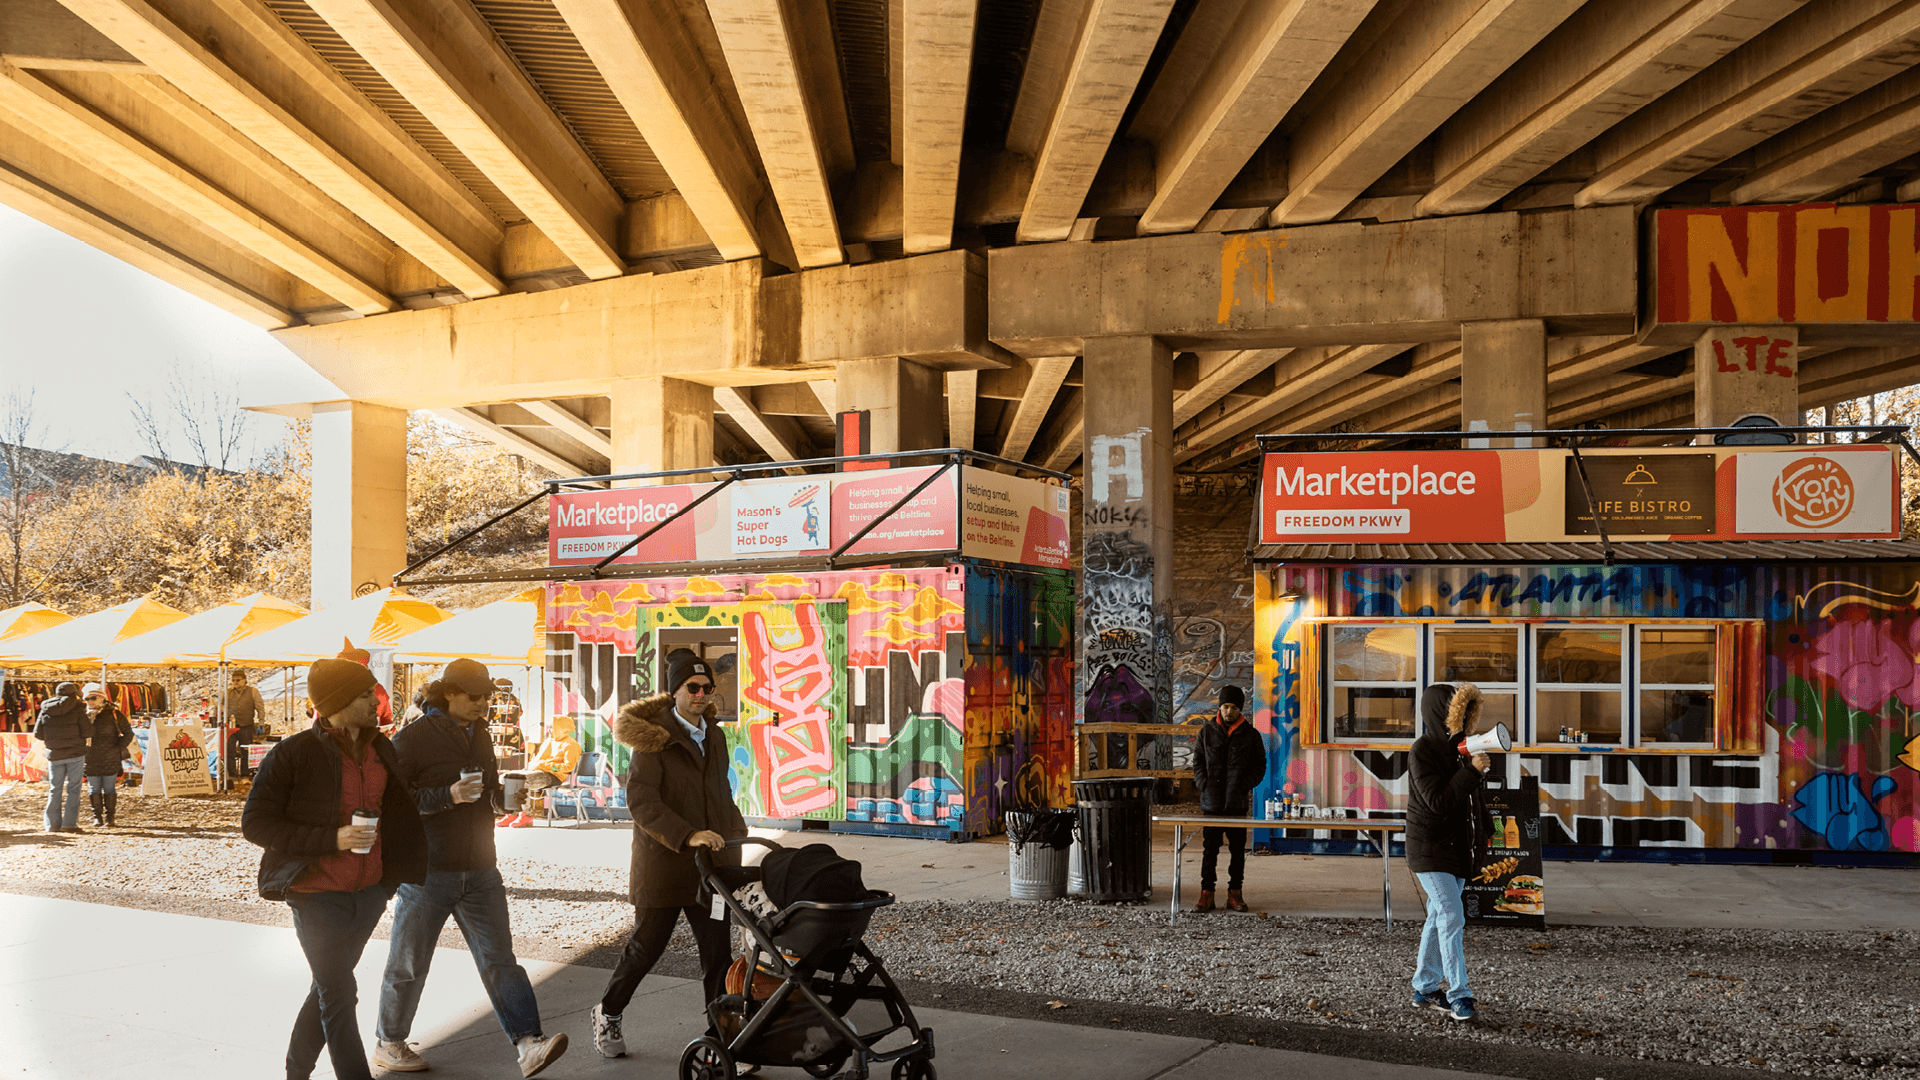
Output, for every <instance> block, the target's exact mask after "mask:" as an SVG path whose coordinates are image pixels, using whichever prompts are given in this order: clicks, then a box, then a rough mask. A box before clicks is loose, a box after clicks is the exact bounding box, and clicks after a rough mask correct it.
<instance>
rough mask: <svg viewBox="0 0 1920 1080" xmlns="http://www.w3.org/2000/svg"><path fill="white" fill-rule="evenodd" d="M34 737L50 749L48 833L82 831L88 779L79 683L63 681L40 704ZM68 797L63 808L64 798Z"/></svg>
mask: <svg viewBox="0 0 1920 1080" xmlns="http://www.w3.org/2000/svg"><path fill="white" fill-rule="evenodd" d="M33 737H34V738H36V739H39V740H40V741H41V742H42V743H43V744H45V745H46V748H47V810H46V823H47V831H48V832H79V831H80V787H81V785H82V783H83V782H84V780H85V777H86V764H87V707H86V706H85V705H82V704H80V687H79V685H78V684H77V683H70V682H63V683H61V684H60V685H59V686H56V687H54V688H53V696H52V697H50V698H48V699H47V700H45V701H43V702H41V703H40V719H39V720H37V721H36V722H35V723H34V725H33ZM62 794H64V795H65V796H66V800H65V803H64V805H63V804H62V801H61V795H62Z"/></svg>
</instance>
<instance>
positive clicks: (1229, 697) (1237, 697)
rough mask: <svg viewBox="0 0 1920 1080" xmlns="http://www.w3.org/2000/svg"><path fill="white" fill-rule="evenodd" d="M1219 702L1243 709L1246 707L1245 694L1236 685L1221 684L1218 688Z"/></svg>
mask: <svg viewBox="0 0 1920 1080" xmlns="http://www.w3.org/2000/svg"><path fill="white" fill-rule="evenodd" d="M1220 704H1222V705H1234V706H1238V707H1239V708H1242V709H1244V708H1246V707H1247V695H1246V694H1245V692H1243V691H1242V690H1241V689H1240V688H1239V687H1237V686H1223V687H1221V688H1220Z"/></svg>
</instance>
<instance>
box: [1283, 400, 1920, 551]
mask: <svg viewBox="0 0 1920 1080" xmlns="http://www.w3.org/2000/svg"><path fill="white" fill-rule="evenodd" d="M1762 432H1774V433H1777V434H1781V435H1801V434H1807V435H1820V434H1843V433H1850V434H1854V435H1859V434H1863V433H1864V434H1866V435H1867V436H1868V437H1867V438H1866V439H1865V440H1863V441H1864V442H1867V443H1877V444H1887V443H1893V444H1898V445H1899V446H1900V448H1901V449H1903V450H1905V451H1906V452H1907V456H1908V457H1910V458H1912V459H1913V461H1914V464H1916V465H1920V451H1916V450H1915V449H1914V447H1913V444H1912V443H1911V442H1909V441H1907V427H1906V425H1904V424H1794V425H1786V426H1779V427H1671V428H1520V429H1517V430H1513V431H1491V430H1476V431H1321V432H1302V433H1298V434H1294V433H1284V432H1283V433H1275V434H1271V435H1256V436H1255V437H1254V441H1255V443H1257V444H1258V445H1259V447H1260V449H1261V450H1263V451H1271V450H1273V449H1275V444H1276V443H1288V442H1306V441H1309V440H1317V441H1322V442H1361V441H1368V442H1372V441H1378V440H1386V441H1389V442H1406V441H1409V440H1413V439H1439V440H1442V441H1447V440H1451V441H1455V442H1459V441H1464V440H1469V439H1558V440H1560V441H1561V445H1562V446H1564V447H1565V448H1566V449H1567V450H1569V451H1572V454H1573V464H1574V469H1575V470H1576V471H1577V472H1579V474H1580V489H1581V491H1582V492H1583V493H1584V494H1585V495H1586V497H1587V509H1588V510H1590V511H1591V512H1592V513H1593V525H1594V530H1595V531H1596V532H1597V533H1599V536H1600V553H1601V558H1602V559H1604V560H1605V564H1606V565H1608V566H1612V565H1613V544H1612V542H1611V541H1610V540H1608V538H1607V519H1606V515H1604V514H1602V513H1601V512H1600V507H1599V505H1598V502H1597V500H1595V499H1594V497H1593V484H1592V482H1591V481H1589V480H1588V479H1587V462H1586V459H1585V458H1582V457H1581V456H1580V443H1581V440H1583V439H1619V438H1627V437H1641V436H1666V437H1670V438H1671V437H1677V436H1682V435H1684V436H1686V437H1688V438H1690V439H1691V438H1693V437H1694V436H1698V435H1754V434H1759V433H1762ZM1714 445H1751V446H1785V445H1791V444H1787V443H1751V444H1748V443H1741V444H1726V443H1722V444H1714ZM1804 445H1806V446H1808V447H1811V446H1814V445H1827V446H1836V445H1841V446H1844V445H1853V446H1858V445H1860V443H1827V444H1814V443H1807V444H1804ZM1589 448H1591V449H1599V447H1594V446H1592V444H1591V443H1590V444H1589ZM1487 449H1492V448H1487ZM1501 449H1506V448H1504V447H1503V448H1501ZM1541 449H1551V447H1542V448H1541ZM1605 449H1621V450H1631V449H1648V450H1657V449H1661V448H1660V447H1643V448H1635V447H1606V448H1605ZM1703 449H1711V447H1703ZM1328 452H1329V453H1336V454H1337V453H1346V452H1348V451H1340V450H1334V451H1328ZM1374 452H1379V451H1374Z"/></svg>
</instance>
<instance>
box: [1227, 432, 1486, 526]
mask: <svg viewBox="0 0 1920 1080" xmlns="http://www.w3.org/2000/svg"><path fill="white" fill-rule="evenodd" d="M1500 475H1501V473H1500V455H1499V452H1497V451H1491V450H1455V451H1431V452H1419V451H1404V452H1385V453H1352V454H1339V453H1335V454H1268V455H1267V456H1266V462H1265V464H1264V465H1263V466H1262V471H1261V488H1260V538H1261V542H1262V543H1267V544H1281V543H1293V544H1340V543H1360V544H1424V543H1476V542H1497V541H1501V540H1505V539H1506V538H1507V534H1506V504H1505V500H1504V497H1503V494H1502V490H1501V484H1500Z"/></svg>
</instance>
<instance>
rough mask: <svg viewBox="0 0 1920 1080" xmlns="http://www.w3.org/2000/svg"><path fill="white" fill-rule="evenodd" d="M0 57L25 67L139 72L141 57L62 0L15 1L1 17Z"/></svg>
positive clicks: (13, 0) (8, 5) (9, 4)
mask: <svg viewBox="0 0 1920 1080" xmlns="http://www.w3.org/2000/svg"><path fill="white" fill-rule="evenodd" d="M0 60H5V61H7V62H8V63H10V64H14V65H17V66H19V67H25V68H41V69H44V68H45V67H47V66H58V67H62V68H69V69H70V68H72V67H73V66H75V65H86V66H88V67H100V68H109V67H110V68H119V69H121V70H126V71H138V70H140V67H141V64H140V59H139V58H138V57H136V56H134V55H133V54H132V53H129V52H127V50H125V49H123V48H121V47H120V46H118V45H115V44H114V43H113V39H112V38H109V37H107V36H106V35H105V34H102V33H100V32H99V31H98V30H95V29H94V28H93V27H91V26H89V25H87V23H86V20H84V19H82V18H80V17H79V16H77V15H75V14H74V13H73V12H71V11H68V10H67V9H66V8H65V7H63V6H62V5H61V4H60V2H59V0H11V2H10V3H8V4H7V10H6V17H5V18H0Z"/></svg>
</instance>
